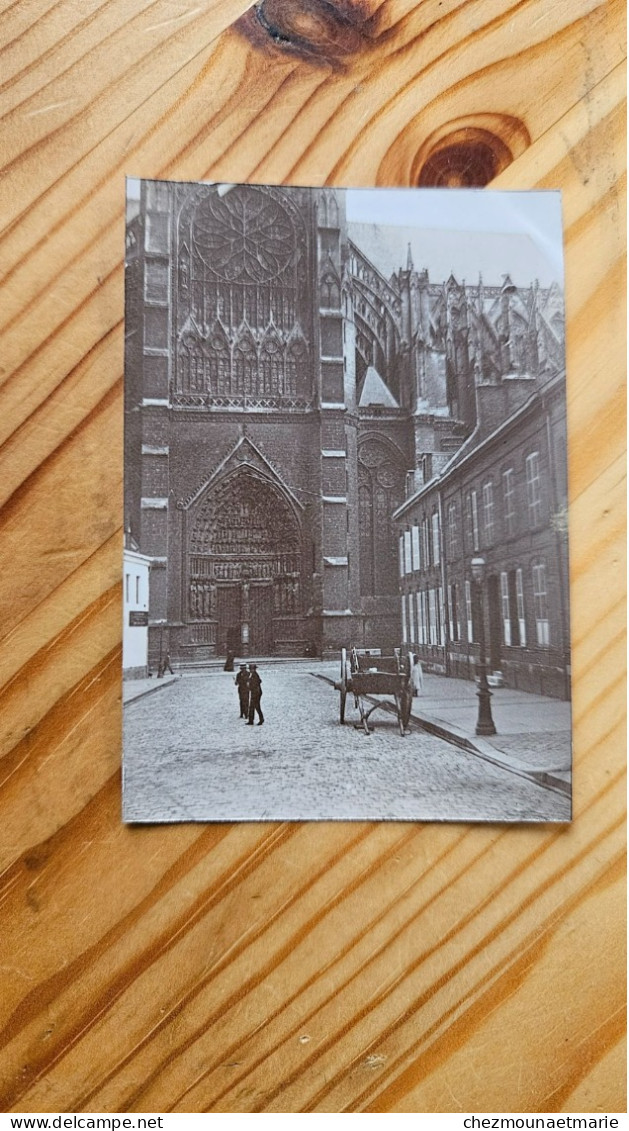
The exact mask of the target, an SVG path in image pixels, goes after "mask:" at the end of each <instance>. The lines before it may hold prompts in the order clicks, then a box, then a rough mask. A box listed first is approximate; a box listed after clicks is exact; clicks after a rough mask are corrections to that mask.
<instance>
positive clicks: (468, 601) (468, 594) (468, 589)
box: [465, 581, 474, 644]
mask: <svg viewBox="0 0 629 1131" xmlns="http://www.w3.org/2000/svg"><path fill="white" fill-rule="evenodd" d="M465 619H466V621H467V640H468V643H469V644H473V643H474V613H473V609H472V583H471V581H466V582H465Z"/></svg>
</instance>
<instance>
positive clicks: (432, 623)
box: [428, 589, 437, 644]
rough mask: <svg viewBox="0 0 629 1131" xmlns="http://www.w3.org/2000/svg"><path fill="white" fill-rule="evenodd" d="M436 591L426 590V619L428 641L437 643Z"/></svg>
mask: <svg viewBox="0 0 629 1131" xmlns="http://www.w3.org/2000/svg"><path fill="white" fill-rule="evenodd" d="M436 596H437V594H436V591H435V590H434V589H429V590H428V619H429V630H430V643H431V644H436V643H437V601H436Z"/></svg>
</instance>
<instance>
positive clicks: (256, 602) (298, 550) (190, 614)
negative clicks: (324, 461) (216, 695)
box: [186, 469, 303, 655]
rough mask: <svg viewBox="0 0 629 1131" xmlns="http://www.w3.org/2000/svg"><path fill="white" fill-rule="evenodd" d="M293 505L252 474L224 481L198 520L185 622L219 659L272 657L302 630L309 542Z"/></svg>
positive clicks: (235, 475) (191, 542)
mask: <svg viewBox="0 0 629 1131" xmlns="http://www.w3.org/2000/svg"><path fill="white" fill-rule="evenodd" d="M301 542H302V540H301V531H300V525H299V518H298V516H297V514H296V513H295V509H294V508H293V507H292V506H291V504H290V502H289V500H288V499H287V498H286V496H285V495H284V494H283V493H282V491H281V490H279V489H278V488H277V486H275V485H274V484H273V483H271V482H270V481H269V480H268V479H267V478H265V477H264V476H262V475H261V474H260V473H259V472H257V471H255V470H252V469H243V470H240V471H236V472H233V473H232V474H230V475H227V476H225V477H224V478H222V479H221V480H220V481H219V483H218V484H217V485H216V486H215V487H211V488H210V489H209V490H208V491H207V492H206V493H205V494H204V495H203V496H202V498H201V501H200V503H199V505H198V507H197V509H196V513H195V514H194V516H193V519H192V524H191V529H190V537H189V546H188V568H187V579H188V580H187V593H188V608H187V611H186V619H187V620H188V622H189V623H190V624H192V625H194V626H197V628H198V629H201V628H204V629H205V637H206V641H207V642H208V643H211V644H213V645H215V646H216V648H217V650H218V652H219V653H220V654H225V653H226V652H227V651H232V652H234V653H236V654H239V655H242V654H243V652H244V654H247V652H249V651H252V652H255V653H256V654H262V655H267V654H269V653H271V652H273V651H275V650H276V649H277V645H278V643H280V644H281V643H286V644H290V643H291V642H292V640H293V639H294V636H295V631H296V629H297V628H298V627H301V626H300V620H301V615H302V612H303V609H302V595H301V588H302V587H301V575H302V566H303V563H302V544H301Z"/></svg>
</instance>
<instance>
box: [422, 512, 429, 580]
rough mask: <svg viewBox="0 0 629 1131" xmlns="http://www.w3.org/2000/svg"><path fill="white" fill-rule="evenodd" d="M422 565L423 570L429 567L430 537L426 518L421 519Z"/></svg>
mask: <svg viewBox="0 0 629 1131" xmlns="http://www.w3.org/2000/svg"><path fill="white" fill-rule="evenodd" d="M422 563H423V567H424V569H428V566H429V565H430V537H429V534H428V519H427V518H422Z"/></svg>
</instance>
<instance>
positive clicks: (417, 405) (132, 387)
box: [125, 181, 563, 665]
mask: <svg viewBox="0 0 629 1131" xmlns="http://www.w3.org/2000/svg"><path fill="white" fill-rule="evenodd" d="M133 213H134V214H133V215H131V217H130V219H129V221H128V225H127V249H126V334H125V373H126V376H125V530H126V532H127V536H128V538H130V539H131V541H132V544H133V545H135V546H136V547H137V549H138V550H139V551H140V552H141V553H143V554H145V555H147V556H148V557H149V558H150V559H151V576H150V602H149V614H150V627H149V634H150V643H149V649H150V652H151V653H152V656H153V660H155V656H156V653H157V650H158V649H159V648H160V647H161V648H163V647H164V639H166V641H167V644H166V646H167V648H168V650H169V652H170V655H171V658H172V660H173V662H176V663H178V664H181V665H184V664H192V663H204V662H206V661H208V660H209V659H211V658H212V657H214V656H224V655H225V654H226V653H227V652H228V651H232V652H233V653H234V654H236V655H241V656H242V655H254V654H255V655H258V656H260V655H271V654H275V655H291V656H295V655H304V654H312V655H315V654H317V655H332V654H334V655H337V654H338V652H339V649H340V648H341V647H342V646H344V645H347V644H349V643H352V644H357V645H364V646H367V647H369V646H373V645H378V646H381V647H383V648H386V649H390V648H392V647H393V646H394V645H396V644H398V643H399V642H400V639H401V631H402V630H401V623H400V601H399V572H398V555H397V542H398V538H397V532H396V530H395V528H394V525H393V523H392V517H391V516H392V514H393V512H394V511H395V510H396V508H398V507H399V506H400V505H401V504H402V503H403V502H404V499H405V497H406V496H407V495H409V494H410V493H412V492H413V491H416V490H417V489H418V487H420V486H421V485H422V483H424V482H427V481H428V480H429V479H430V478H431V477H432V476H434V475H435V474H436V473H437V472H439V470H440V468H441V467H443V466H444V465H445V464H446V463H447V462H448V461H449V460H450V459H451V457H452V455H453V453H454V452H455V451H456V450H457V449H458V448H459V447H460V446H461V444H462V443H463V441H464V440H465V438H466V437H467V436H469V434H470V433H471V432H472V430H473V428H474V425H475V411H476V409H475V385H476V384H477V383H478V381H479V380H480V379H482V380H485V381H487V380H491V374H492V373H493V372H494V370H495V372H496V373H503V372H504V370H505V365H506V366H507V368H508V369H510V370H518V369H519V370H521V371H525V370H527V371H530V370H532V369H533V368H539V367H540V365H542V364H545V363H547V362H548V361H549V359H550V362H549V363H550V364H559V365H560V364H561V358H562V350H563V343H562V341H561V335H560V334H559V333H558V332H556V331H557V327H556V326H554V324H553V318H554V316H555V315H556V313H557V311H559V310H560V308H561V301H560V299H561V296H560V295H559V296H553V294H552V288H551V291H550V292H549V291H544V292H541V291H540V290H539V288H537V287H536V286H535V285H532V286H531V287H530V288H528V289H527V291H526V292H516V288H514V287H513V286H512V285H510V284H509V281H508V280H507V282H506V283H505V284H503V285H502V286H494V287H483V286H482V284H479V286H478V287H475V288H470V287H465V286H464V285H460V284H459V283H458V282H457V281H456V279H454V278H450V279H449V280H448V281H447V282H444V281H440V282H431V281H430V280H429V278H428V273H427V272H426V271H416V270H415V268H414V265H413V263H412V260H411V257H410V254H409V259H408V262H407V264H406V266H405V267H404V268H401V269H400V270H399V271H398V272H397V273H396V274H394V275H393V276H392V277H391V278H385V276H384V275H383V274H382V273H381V271H380V270H379V269H378V267H377V266H376V265H375V264H373V263H371V262H370V260H369V258H368V256H367V255H366V254H365V253H364V251H363V250H361V249H360V248H359V247H358V246H356V244H354V243H353V241H352V240H351V238H350V235H349V232H348V224H347V221H346V216H345V193H344V192H343V191H342V190H333V189H308V188H279V187H278V188H275V187H269V186H257V185H250V186H244V185H236V186H217V185H203V184H185V183H173V184H171V183H166V182H158V181H144V182H141V196H140V199H139V201H137V202H136V204H135V206H134V208H133ZM505 350H507V351H508V353H509V356H508V358H507V357H505V356H503V355H504V352H505ZM553 351H554V354H553ZM555 355H556V356H555ZM164 634H166V637H165V638H164Z"/></svg>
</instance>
